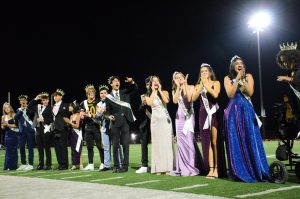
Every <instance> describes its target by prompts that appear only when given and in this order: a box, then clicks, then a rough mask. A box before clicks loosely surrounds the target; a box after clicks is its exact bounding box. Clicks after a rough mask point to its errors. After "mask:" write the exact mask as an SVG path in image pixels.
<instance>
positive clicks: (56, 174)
mask: <svg viewBox="0 0 300 199" xmlns="http://www.w3.org/2000/svg"><path fill="white" fill-rule="evenodd" d="M80 172H81V171H78V172H64V173H53V174H49V175H41V176H36V177H37V178H42V177H48V176H59V175H67V174H75V173H80Z"/></svg>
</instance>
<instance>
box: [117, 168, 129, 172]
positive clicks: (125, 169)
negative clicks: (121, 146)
mask: <svg viewBox="0 0 300 199" xmlns="http://www.w3.org/2000/svg"><path fill="white" fill-rule="evenodd" d="M127 171H128V168H125V167H123V168H121V169H119V173H125V172H127Z"/></svg>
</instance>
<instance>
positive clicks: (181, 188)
mask: <svg viewBox="0 0 300 199" xmlns="http://www.w3.org/2000/svg"><path fill="white" fill-rule="evenodd" d="M205 186H208V184H195V185H192V186H187V187H178V188H174V189H171V190H172V191H177V190H184V189H193V188H197V187H205Z"/></svg>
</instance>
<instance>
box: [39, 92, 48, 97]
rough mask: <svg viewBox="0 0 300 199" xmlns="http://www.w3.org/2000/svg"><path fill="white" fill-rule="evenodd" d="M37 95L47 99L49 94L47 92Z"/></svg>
mask: <svg viewBox="0 0 300 199" xmlns="http://www.w3.org/2000/svg"><path fill="white" fill-rule="evenodd" d="M39 95H40V96H41V97H42V98H47V97H49V93H47V92H41V93H40V94H39Z"/></svg>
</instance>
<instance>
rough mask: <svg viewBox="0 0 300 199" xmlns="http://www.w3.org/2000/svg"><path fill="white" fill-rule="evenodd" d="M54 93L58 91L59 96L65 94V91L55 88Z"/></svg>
mask: <svg viewBox="0 0 300 199" xmlns="http://www.w3.org/2000/svg"><path fill="white" fill-rule="evenodd" d="M56 93H59V94H60V95H61V96H64V95H65V92H64V91H63V90H61V89H59V88H58V89H56Z"/></svg>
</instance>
